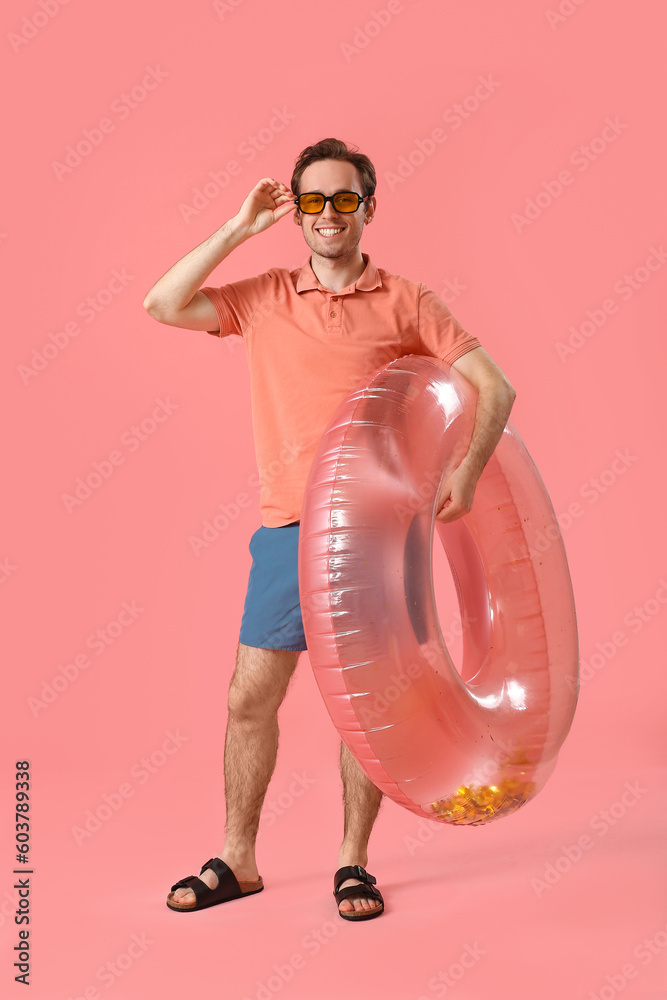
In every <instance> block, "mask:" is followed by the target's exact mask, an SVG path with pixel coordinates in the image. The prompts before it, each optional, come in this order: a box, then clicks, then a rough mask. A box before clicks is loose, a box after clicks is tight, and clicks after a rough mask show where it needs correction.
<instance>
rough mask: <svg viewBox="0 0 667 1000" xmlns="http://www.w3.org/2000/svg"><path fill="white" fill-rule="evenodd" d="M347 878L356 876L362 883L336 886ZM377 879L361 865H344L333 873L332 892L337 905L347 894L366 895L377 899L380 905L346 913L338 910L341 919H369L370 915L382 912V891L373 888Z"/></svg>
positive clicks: (373, 915) (376, 915)
mask: <svg viewBox="0 0 667 1000" xmlns="http://www.w3.org/2000/svg"><path fill="white" fill-rule="evenodd" d="M348 878H358V879H360V880H361V882H363V883H365V884H364V885H348V886H346V887H345V888H344V889H339V888H338V886H339V885H340V884H341V882H345V881H346V880H347V879H348ZM376 882H377V879H375V878H373V876H372V875H369V874H368V872H367V871H366V869H365V868H362V867H361V865H345V866H344V867H343V868H339V869H338V871H337V872H336V874H335V875H334V891H333V894H334V896H335V898H336V903H337V904H338V906H340V904H341V903H342V902H343V900H344V899H347V898H348V896H356V897H359V896H367V897H368V899H377V900H379V902H380V904H381V905H380V906H375V907H373V909H371V910H349V911H348V912H347V913H341V911H340V909H339V910H338V913H339V915H340V916H341V917H342V918H343V920H370V919H371V917H379V916H380V914H381V913H383V912H384V899H383V898H382V893H381V892H380V890H379V889H376V888H375V884H376Z"/></svg>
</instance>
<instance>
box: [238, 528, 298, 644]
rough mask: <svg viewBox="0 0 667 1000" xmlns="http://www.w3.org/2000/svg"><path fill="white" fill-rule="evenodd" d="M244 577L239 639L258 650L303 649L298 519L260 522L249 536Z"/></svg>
mask: <svg viewBox="0 0 667 1000" xmlns="http://www.w3.org/2000/svg"><path fill="white" fill-rule="evenodd" d="M249 549H250V555H251V556H252V565H251V567H250V575H249V577H248V591H247V593H246V599H245V605H244V608H243V617H242V618H241V631H240V634H239V641H240V642H242V643H244V645H246V646H259V647H260V649H291V650H300V651H303V650H305V649H307V648H308V647H307V645H306V636H305V634H304V631H303V621H302V618H301V603H300V601H299V575H298V555H299V521H292V523H291V524H284V525H282V526H281V527H279V528H267V527H265V526H264V525H263V524H262V525H261V526H260V527H259V528H258V529H257V531H256V532H255V533H254V535H253V536H252V537H251V539H250V545H249Z"/></svg>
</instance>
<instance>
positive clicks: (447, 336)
mask: <svg viewBox="0 0 667 1000" xmlns="http://www.w3.org/2000/svg"><path fill="white" fill-rule="evenodd" d="M417 317H418V319H417V349H416V353H417V354H426V355H427V356H428V357H432V358H439V359H440V360H441V361H444V362H445V364H447V365H450V366H451V365H452V364H453V362H454V361H456V360H457V358H460V357H461V356H462V355H464V354H467V353H468V351H472V349H473V348H474V347H481V346H482V345H481V344H480V342H479V340H478V339H477V337H473V335H472V334H471V333H468V332H467V330H464V329H463V327H462V326H461V324H460V323H459V321H458V320H457V319H456V317H455V316H454V315H452V313H451V312H450V310H449V308H448V307H447V306H446V305H445V303H444V302H443V301H442V299H440V298H438V296H437V295H436V294H435V292H433V291H431V289H430V288H427V287H426V285H424V284H423V282H420V284H419V298H418V304H417Z"/></svg>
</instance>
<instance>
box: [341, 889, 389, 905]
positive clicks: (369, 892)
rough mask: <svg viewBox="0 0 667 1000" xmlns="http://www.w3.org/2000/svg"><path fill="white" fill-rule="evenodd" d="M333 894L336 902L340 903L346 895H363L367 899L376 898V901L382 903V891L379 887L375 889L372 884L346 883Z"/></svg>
mask: <svg viewBox="0 0 667 1000" xmlns="http://www.w3.org/2000/svg"><path fill="white" fill-rule="evenodd" d="M334 896H335V897H336V902H337V903H338V905H340V904H341V903H342V902H343V900H344V899H347V898H348V896H356V897H357V898H358V897H360V896H365V897H367V898H368V899H377V900H378V902H380V903H384V899H383V898H382V893H381V892H380V890H379V889H376V888H375V886H373V885H348V886H346V887H345V888H344V889H338V890H337V891H336V892H335V893H334Z"/></svg>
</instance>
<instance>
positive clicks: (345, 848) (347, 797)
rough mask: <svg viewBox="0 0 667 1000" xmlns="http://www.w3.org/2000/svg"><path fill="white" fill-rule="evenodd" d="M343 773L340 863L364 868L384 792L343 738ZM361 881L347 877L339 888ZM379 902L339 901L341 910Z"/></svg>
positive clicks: (341, 766) (353, 897)
mask: <svg viewBox="0 0 667 1000" xmlns="http://www.w3.org/2000/svg"><path fill="white" fill-rule="evenodd" d="M340 773H341V778H342V779H343V802H344V807H345V819H344V827H343V842H342V844H341V845H340V849H339V851H338V867H339V868H342V867H343V865H361V866H362V868H365V867H366V865H367V864H368V840H369V837H370V835H371V830H372V829H373V824H374V823H375V819H376V817H377V814H378V812H379V809H380V805H381V803H382V792H381V791H380V790H379V788H377V786H376V785H374V784H373V782H372V781H370V780H369V779H368V778H367V777H366V775H365V774H364V772H363V771H362V770H361V768H360V767H359V765H358V764H357V762H356V760H355V759H354V757H353V756H352V754H351V753H350V751H349V750H348V749H347V747H346V746H345V744H344V743H343V742H342V741H341V745H340ZM359 884H360V883H359V879H353V878H351V879H346V881H345V882H343V883H342V885H341V886H340V888H345V887H346V886H348V885H359ZM376 905H379V904H376V903H374V902H373V900H370V899H364V898H363V897H356V896H348V898H347V899H344V900H343V902H342V903H341V904H340V910H341V912H342V911H345V912H347V911H350V910H372V909H374V908H375V906H376Z"/></svg>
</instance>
